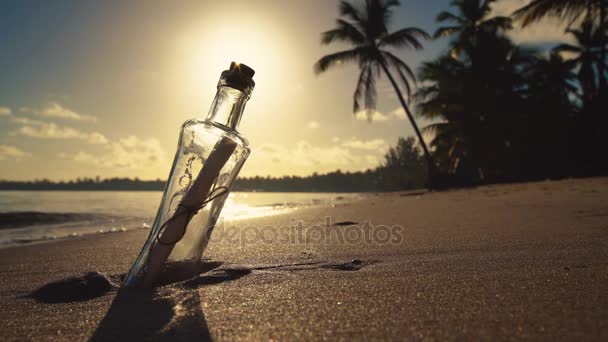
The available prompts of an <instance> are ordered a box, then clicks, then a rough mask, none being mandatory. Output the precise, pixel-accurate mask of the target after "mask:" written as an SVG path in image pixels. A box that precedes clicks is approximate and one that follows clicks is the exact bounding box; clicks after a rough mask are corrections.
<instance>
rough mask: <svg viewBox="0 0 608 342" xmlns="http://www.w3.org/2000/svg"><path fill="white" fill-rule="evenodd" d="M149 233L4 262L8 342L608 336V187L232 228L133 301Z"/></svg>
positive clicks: (375, 204)
mask: <svg viewBox="0 0 608 342" xmlns="http://www.w3.org/2000/svg"><path fill="white" fill-rule="evenodd" d="M328 217H329V219H328ZM300 222H301V224H300ZM366 222H367V223H370V224H369V225H368V224H366ZM286 232H287V233H286ZM146 234H147V231H144V230H140V231H132V232H124V233H115V234H106V235H98V236H88V237H83V238H78V239H72V240H66V241H58V242H53V243H47V244H41V245H36V246H24V247H18V248H9V249H3V250H0V274H1V275H2V276H1V277H0V300H1V301H2V310H1V311H0V337H1V339H2V340H7V341H11V340H65V341H76V340H94V341H105V340H142V339H152V340H235V339H241V340H250V339H254V340H258V339H259V340H267V339H281V340H283V339H300V340H307V339H352V338H355V339H369V338H379V339H403V338H405V339H416V340H421V339H441V340H455V339H473V338H475V339H479V338H482V339H500V340H509V339H530V340H574V339H576V340H579V339H583V340H606V339H607V338H608V296H607V295H606V293H608V179H606V178H597V179H584V180H566V181H557V182H540V183H529V184H515V185H496V186H488V187H479V188H476V189H466V190H455V191H446V192H437V193H401V194H400V193H392V194H379V195H370V196H369V197H367V198H365V199H363V200H360V201H356V202H351V203H344V204H342V205H337V206H335V207H333V208H332V207H323V208H308V209H300V210H296V211H295V212H293V213H292V214H286V215H279V216H270V217H264V218H257V219H250V220H246V221H235V222H225V223H224V224H223V225H221V226H220V227H218V228H217V230H216V232H215V233H214V236H213V239H212V241H211V243H210V247H209V249H208V251H207V253H206V257H207V260H206V263H205V264H204V265H203V268H201V269H200V274H198V275H194V276H193V277H177V276H173V278H171V279H169V281H167V282H166V284H165V285H163V286H161V287H159V288H158V289H156V290H149V291H135V290H119V289H118V287H119V284H120V278H121V275H123V274H124V273H125V272H126V271H127V270H128V268H129V267H130V266H131V264H132V262H133V260H134V258H135V256H136V255H137V253H138V252H139V248H140V247H141V244H142V243H143V241H144V240H145V238H146ZM91 271H96V272H99V273H89V274H87V273H88V272H91ZM190 276H192V275H190Z"/></svg>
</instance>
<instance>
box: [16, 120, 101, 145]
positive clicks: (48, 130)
mask: <svg viewBox="0 0 608 342" xmlns="http://www.w3.org/2000/svg"><path fill="white" fill-rule="evenodd" d="M23 120H24V122H27V121H28V119H26V118H23ZM13 134H14V135H21V136H25V137H31V138H39V139H80V140H84V141H86V142H87V143H89V144H93V145H104V144H107V143H108V140H107V139H106V137H105V136H104V135H103V134H101V133H99V132H92V133H86V132H81V131H79V130H77V129H74V128H71V127H62V126H58V125H57V124H54V123H44V122H35V121H34V122H29V123H28V124H26V125H24V126H21V127H19V128H18V129H17V130H16V131H15V132H13Z"/></svg>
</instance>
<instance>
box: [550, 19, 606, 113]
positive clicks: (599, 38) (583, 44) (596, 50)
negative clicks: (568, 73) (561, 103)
mask: <svg viewBox="0 0 608 342" xmlns="http://www.w3.org/2000/svg"><path fill="white" fill-rule="evenodd" d="M566 32H568V33H569V34H571V35H573V36H574V38H575V40H576V44H575V45H574V44H560V45H558V46H557V47H555V49H554V51H556V52H567V53H569V54H573V55H574V58H572V59H571V61H572V62H573V63H574V65H575V66H577V67H578V68H579V71H578V79H579V83H580V85H581V89H582V92H583V96H582V98H583V107H586V106H587V105H589V104H590V103H591V101H593V99H594V98H595V97H596V96H598V95H599V94H598V91H599V89H598V84H597V81H596V76H595V75H598V76H599V79H601V78H604V77H605V75H604V70H603V69H604V64H603V63H602V59H601V52H600V47H601V44H602V42H603V39H604V38H603V37H604V35H605V32H602V31H601V29H600V28H599V27H597V25H595V24H594V23H593V21H591V20H585V21H584V22H583V23H582V24H581V27H580V29H568V30H567V31H566Z"/></svg>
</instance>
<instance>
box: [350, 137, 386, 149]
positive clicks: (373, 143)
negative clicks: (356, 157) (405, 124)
mask: <svg viewBox="0 0 608 342" xmlns="http://www.w3.org/2000/svg"><path fill="white" fill-rule="evenodd" d="M342 146H344V147H348V148H353V149H359V150H368V151H377V150H386V149H388V144H387V143H386V141H384V140H382V139H372V140H367V141H363V140H358V139H354V138H352V139H350V140H347V141H344V142H342Z"/></svg>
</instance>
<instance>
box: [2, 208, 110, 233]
mask: <svg viewBox="0 0 608 342" xmlns="http://www.w3.org/2000/svg"><path fill="white" fill-rule="evenodd" d="M112 219H113V217H112V216H110V215H99V214H89V213H48V212H38V211H17V212H7V213H0V229H11V228H22V227H29V226H40V225H56V224H63V223H71V222H74V223H75V222H87V221H100V220H112Z"/></svg>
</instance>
